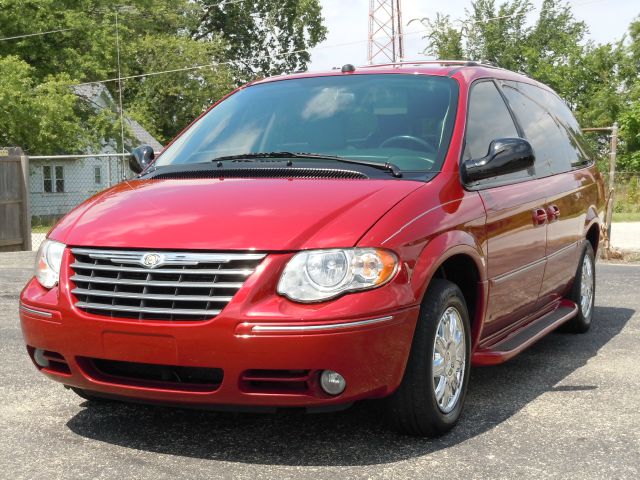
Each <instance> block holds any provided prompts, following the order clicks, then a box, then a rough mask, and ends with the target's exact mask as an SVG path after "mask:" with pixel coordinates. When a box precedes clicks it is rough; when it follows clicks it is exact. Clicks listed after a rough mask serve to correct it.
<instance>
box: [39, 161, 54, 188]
mask: <svg viewBox="0 0 640 480" xmlns="http://www.w3.org/2000/svg"><path fill="white" fill-rule="evenodd" d="M42 178H43V179H44V192H45V193H51V192H53V186H52V185H53V183H52V180H51V167H50V166H49V165H45V166H44V167H42Z"/></svg>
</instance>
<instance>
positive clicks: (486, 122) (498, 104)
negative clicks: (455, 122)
mask: <svg viewBox="0 0 640 480" xmlns="http://www.w3.org/2000/svg"><path fill="white" fill-rule="evenodd" d="M468 109H469V112H468V115H467V127H466V133H465V144H464V153H463V157H462V160H463V161H464V160H470V159H478V158H482V157H484V156H486V155H487V153H488V151H489V145H490V144H491V142H492V141H493V140H496V139H498V138H517V137H519V136H520V135H519V134H518V130H517V129H516V126H515V124H514V122H513V118H512V117H511V114H510V113H509V109H508V108H507V106H506V104H505V103H504V100H503V98H502V95H500V92H499V91H498V88H497V87H496V85H495V83H494V82H492V81H481V82H478V83H475V84H474V85H473V87H472V89H471V94H470V96H469V105H468ZM528 177H529V174H528V173H527V171H519V172H514V173H509V174H506V175H500V177H499V178H495V177H494V178H488V179H485V180H482V181H481V182H480V183H481V184H494V183H496V181H499V183H500V184H505V183H510V182H513V181H518V180H522V179H525V178H528Z"/></svg>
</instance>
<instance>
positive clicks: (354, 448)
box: [67, 307, 634, 466]
mask: <svg viewBox="0 0 640 480" xmlns="http://www.w3.org/2000/svg"><path fill="white" fill-rule="evenodd" d="M594 314H595V315H594V325H593V328H592V329H591V331H590V332H589V333H587V334H584V335H568V334H553V335H550V336H547V337H546V338H544V339H542V340H541V341H540V342H538V343H537V344H535V345H533V346H532V347H531V348H530V349H528V350H527V351H525V352H523V353H522V354H521V355H519V356H518V357H516V358H514V359H513V360H511V361H510V362H508V363H506V364H503V365H500V366H496V367H489V368H475V369H472V375H471V382H470V384H469V393H468V396H467V402H466V405H465V411H464V413H463V416H462V418H461V419H460V423H459V424H458V426H457V427H456V428H455V429H453V431H451V432H450V433H449V434H447V435H445V436H444V437H441V438H438V439H424V438H416V437H409V436H403V435H399V434H396V433H393V432H391V431H389V430H388V428H387V426H386V425H385V422H384V412H383V410H382V406H381V404H380V402H362V403H359V404H356V405H355V406H353V407H352V408H351V409H349V410H346V411H344V412H339V413H331V414H329V413H327V414H317V415H305V414H289V413H282V414H245V413H242V414H241V413H214V412H208V411H200V410H181V409H169V408H163V407H151V406H144V405H136V404H122V403H104V404H102V403H94V402H85V403H84V404H83V407H84V408H83V409H82V410H81V411H80V412H79V413H78V414H76V415H75V416H74V417H73V418H71V419H70V420H69V421H68V422H67V426H68V427H69V429H70V430H71V431H73V432H74V433H76V434H78V435H81V436H83V437H87V438H90V439H94V440H98V441H102V442H107V443H110V444H114V445H119V446H122V447H129V448H133V449H138V450H145V451H150V452H156V453H165V454H171V455H179V456H185V457H194V458H201V459H210V460H222V461H229V462H242V463H255V464H269V465H293V466H301V465H314V466H321V465H332V466H337V465H345V466H347V465H371V464H383V463H390V462H397V461H400V460H404V459H407V458H411V457H415V456H421V455H425V454H428V453H430V452H433V451H436V450H440V449H445V448H447V447H450V446H453V445H456V444H458V443H460V442H463V441H465V440H468V439H470V438H472V437H474V436H476V435H478V434H481V433H483V432H486V431H487V430H489V429H491V428H493V427H495V426H496V425H498V424H500V423H501V422H504V421H505V420H507V419H508V418H510V417H511V416H512V415H514V414H515V413H516V412H518V411H519V410H520V409H521V408H523V407H524V406H525V405H527V404H528V403H529V402H531V401H533V400H535V399H536V398H537V397H538V396H539V395H541V394H543V393H545V392H550V391H580V390H592V389H597V388H598V386H597V385H558V384H559V383H561V382H562V380H563V379H564V378H565V377H567V376H568V375H569V374H571V373H572V372H573V371H575V370H576V369H578V368H580V367H582V366H583V365H585V364H586V363H587V361H588V360H589V359H590V358H592V357H594V356H595V355H596V354H597V352H598V350H599V349H600V348H602V347H603V346H604V345H605V344H606V343H607V342H608V341H609V340H611V339H612V338H613V337H615V336H616V335H617V334H618V333H619V332H620V331H621V330H622V328H623V327H624V326H625V324H626V323H627V322H628V321H629V319H630V318H631V317H632V315H633V314H634V310H631V309H626V308H613V307H596V309H595V312H594Z"/></svg>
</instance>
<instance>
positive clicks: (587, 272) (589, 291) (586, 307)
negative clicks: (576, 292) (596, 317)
mask: <svg viewBox="0 0 640 480" xmlns="http://www.w3.org/2000/svg"><path fill="white" fill-rule="evenodd" d="M593 289H594V276H593V262H592V260H591V257H589V255H585V256H584V260H583V261H582V277H581V279H580V309H581V310H582V316H583V317H584V318H585V319H588V318H589V315H590V314H591V307H592V306H593Z"/></svg>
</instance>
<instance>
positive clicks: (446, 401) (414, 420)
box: [388, 279, 471, 436]
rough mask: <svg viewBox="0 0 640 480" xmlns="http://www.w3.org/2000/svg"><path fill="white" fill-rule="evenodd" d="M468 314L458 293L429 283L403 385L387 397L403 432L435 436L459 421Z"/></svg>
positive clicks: (464, 388)
mask: <svg viewBox="0 0 640 480" xmlns="http://www.w3.org/2000/svg"><path fill="white" fill-rule="evenodd" d="M470 356H471V337H470V333H469V314H468V311H467V306H466V303H465V301H464V297H463V295H462V292H461V291H460V289H459V288H458V287H457V286H456V285H455V284H453V283H451V282H449V281H447V280H441V279H435V280H433V281H432V283H431V285H430V286H429V289H428V290H427V294H426V295H425V298H424V301H423V303H422V308H421V310H420V318H419V319H418V324H417V326H416V331H415V334H414V338H413V344H412V346H411V353H410V354H409V360H408V363H407V368H406V370H405V374H404V377H403V379H402V383H401V384H400V387H399V388H398V390H396V392H395V393H394V394H393V395H392V396H391V397H389V399H388V406H389V411H390V420H391V422H392V423H393V426H394V427H395V428H396V429H397V430H398V431H400V432H401V433H406V434H409V435H421V436H438V435H442V434H444V433H446V432H447V431H449V430H450V429H451V428H453V426H454V425H455V424H456V423H457V421H458V418H459V417H460V412H461V411H462V406H463V404H464V399H465V396H466V392H467V384H468V380H469V368H470V365H471V362H470Z"/></svg>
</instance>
